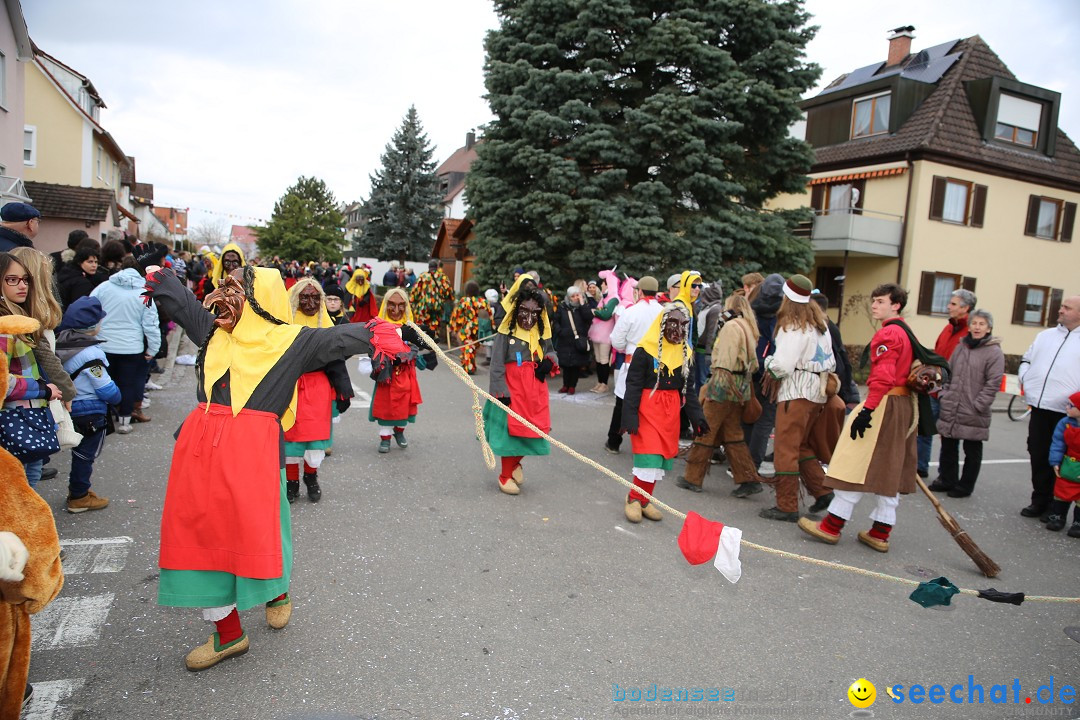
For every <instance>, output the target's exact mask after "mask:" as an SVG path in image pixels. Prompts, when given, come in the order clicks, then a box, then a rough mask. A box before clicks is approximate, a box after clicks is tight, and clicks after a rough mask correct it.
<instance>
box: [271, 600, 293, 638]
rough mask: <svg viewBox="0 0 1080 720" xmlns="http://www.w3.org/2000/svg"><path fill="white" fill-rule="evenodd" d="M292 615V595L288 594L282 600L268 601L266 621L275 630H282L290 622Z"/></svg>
mask: <svg viewBox="0 0 1080 720" xmlns="http://www.w3.org/2000/svg"><path fill="white" fill-rule="evenodd" d="M291 617H292V597H290V596H289V595H288V594H286V595H285V597H284V598H283V599H281V600H273V601H271V602H268V603H266V622H267V624H268V625H269V626H270V627H272V628H274V629H275V630H280V629H281V628H283V627H285V626H286V625H288V624H289V618H291Z"/></svg>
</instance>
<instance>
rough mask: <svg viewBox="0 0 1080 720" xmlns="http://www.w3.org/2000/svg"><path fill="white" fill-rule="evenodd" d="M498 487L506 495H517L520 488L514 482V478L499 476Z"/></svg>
mask: <svg viewBox="0 0 1080 720" xmlns="http://www.w3.org/2000/svg"><path fill="white" fill-rule="evenodd" d="M499 489H500V490H502V491H503V492H504V493H506V494H507V495H517V494H519V493H520V492H521V488H519V487H518V484H517V483H516V482H514V478H512V477H511V478H505V479H504V478H499Z"/></svg>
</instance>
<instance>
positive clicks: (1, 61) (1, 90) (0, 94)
mask: <svg viewBox="0 0 1080 720" xmlns="http://www.w3.org/2000/svg"><path fill="white" fill-rule="evenodd" d="M7 86H8V83H7V55H5V54H4V53H3V51H0V108H3V109H4V110H7Z"/></svg>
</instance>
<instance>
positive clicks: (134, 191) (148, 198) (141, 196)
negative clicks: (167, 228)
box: [131, 182, 154, 205]
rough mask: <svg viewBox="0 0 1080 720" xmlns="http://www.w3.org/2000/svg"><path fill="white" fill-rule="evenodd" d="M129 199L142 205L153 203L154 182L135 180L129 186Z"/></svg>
mask: <svg viewBox="0 0 1080 720" xmlns="http://www.w3.org/2000/svg"><path fill="white" fill-rule="evenodd" d="M131 199H132V200H134V201H135V202H137V203H142V204H143V205H153V204H154V183H141V182H137V183H135V184H134V185H132V186H131Z"/></svg>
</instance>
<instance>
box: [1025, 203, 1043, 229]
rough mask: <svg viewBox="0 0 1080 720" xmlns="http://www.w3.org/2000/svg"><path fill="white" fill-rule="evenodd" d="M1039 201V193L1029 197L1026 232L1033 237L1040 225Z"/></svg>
mask: <svg viewBox="0 0 1080 720" xmlns="http://www.w3.org/2000/svg"><path fill="white" fill-rule="evenodd" d="M1039 202H1040V198H1039V196H1038V195H1032V196H1030V197H1029V198H1028V211H1027V224H1026V225H1024V234H1025V235H1030V236H1031V237H1035V231H1036V230H1037V229H1038V226H1039Z"/></svg>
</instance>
